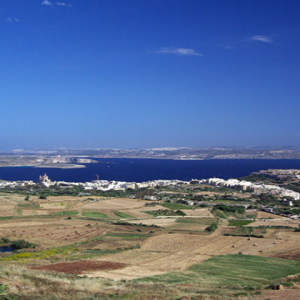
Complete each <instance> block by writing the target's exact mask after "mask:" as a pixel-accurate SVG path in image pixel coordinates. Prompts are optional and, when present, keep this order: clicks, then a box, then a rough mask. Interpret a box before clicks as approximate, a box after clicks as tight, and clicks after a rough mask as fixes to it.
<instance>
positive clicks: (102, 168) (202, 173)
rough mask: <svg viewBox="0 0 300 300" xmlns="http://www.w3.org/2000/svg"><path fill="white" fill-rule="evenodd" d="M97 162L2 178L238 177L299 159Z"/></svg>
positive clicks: (4, 173) (299, 163)
mask: <svg viewBox="0 0 300 300" xmlns="http://www.w3.org/2000/svg"><path fill="white" fill-rule="evenodd" d="M97 160H98V161H99V163H93V164H87V165H86V168H80V169H56V168H32V167H2V168H0V179H2V180H11V181H16V180H33V181H35V182H37V181H38V178H39V175H42V174H44V173H47V174H48V175H49V177H50V179H51V180H53V181H68V182H86V181H92V180H95V179H96V174H98V175H99V178H100V179H105V180H117V181H135V182H142V181H149V180H154V179H180V180H191V179H203V178H212V177H219V178H223V179H229V178H237V177H242V176H246V175H248V174H250V173H251V172H255V171H259V170H265V169H300V160H297V159H280V160H261V159H236V160H235V159H227V160H223V159H222V160H217V159H214V160H162V159H128V158H126V159H125V158H103V159H102V158H101V159H97Z"/></svg>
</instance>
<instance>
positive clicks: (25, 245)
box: [10, 240, 36, 250]
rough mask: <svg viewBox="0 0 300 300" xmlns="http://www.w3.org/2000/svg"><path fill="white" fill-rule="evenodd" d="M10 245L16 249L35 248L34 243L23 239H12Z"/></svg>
mask: <svg viewBox="0 0 300 300" xmlns="http://www.w3.org/2000/svg"><path fill="white" fill-rule="evenodd" d="M10 246H11V247H12V248H14V249H16V250H19V249H24V248H35V247H36V244H33V243H29V242H27V241H25V240H16V241H13V242H12V243H11V244H10Z"/></svg>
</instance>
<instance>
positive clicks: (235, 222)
mask: <svg viewBox="0 0 300 300" xmlns="http://www.w3.org/2000/svg"><path fill="white" fill-rule="evenodd" d="M228 222H229V223H228V226H245V225H248V224H250V223H252V222H253V221H249V220H229V221H228Z"/></svg>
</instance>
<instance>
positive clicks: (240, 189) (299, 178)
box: [0, 170, 300, 218]
mask: <svg viewBox="0 0 300 300" xmlns="http://www.w3.org/2000/svg"><path fill="white" fill-rule="evenodd" d="M96 176H97V179H96V180H93V181H91V182H65V181H52V180H51V179H50V178H49V177H48V175H47V174H44V175H41V176H39V181H38V182H34V181H31V180H29V181H4V180H2V181H0V190H12V191H14V190H18V189H22V190H24V189H25V190H26V191H29V192H28V194H29V195H30V193H31V192H30V191H32V188H44V189H46V191H47V189H51V188H55V189H56V190H57V189H59V190H62V191H65V192H66V191H67V190H72V189H74V188H79V190H78V196H88V195H94V194H96V195H97V193H98V194H99V193H104V194H103V195H105V193H106V192H121V193H123V194H124V193H125V194H126V192H128V191H135V190H140V189H144V190H148V191H151V193H149V195H148V194H147V193H145V195H144V199H148V200H153V201H155V200H158V199H160V197H159V194H160V193H161V192H160V190H159V188H163V187H165V188H171V189H172V188H173V189H174V188H176V189H177V190H178V189H179V190H181V191H186V190H190V191H193V188H194V187H195V186H199V187H200V188H201V187H207V186H212V187H215V188H217V191H218V189H220V190H221V189H222V188H225V189H226V191H227V192H228V191H230V190H232V194H237V193H239V194H244V195H246V194H247V195H248V198H249V195H251V197H261V196H262V195H263V196H266V195H268V196H270V197H274V198H270V199H277V200H278V201H280V203H281V204H282V205H284V206H289V207H293V206H294V205H295V203H300V201H299V200H300V192H298V191H295V190H292V189H289V188H286V187H283V186H280V185H277V184H274V183H265V182H262V181H258V182H257V181H255V182H253V181H249V180H244V179H228V180H225V179H221V178H208V179H192V180H190V181H183V180H174V179H173V180H152V181H147V182H125V181H115V180H112V181H108V180H99V175H96ZM252 176H258V177H259V178H261V177H263V178H270V179H272V178H273V179H276V180H278V179H279V180H284V182H291V181H292V182H293V183H295V182H297V183H300V170H261V171H259V172H256V173H255V172H254V173H253V174H252ZM250 177H251V175H250ZM153 191H155V192H153ZM157 191H159V192H157ZM43 193H47V192H45V190H44V192H43ZM123 194H122V195H123ZM203 199H205V197H203V198H202V199H201V200H203ZM177 200H178V199H177ZM183 200H184V198H182V199H181V202H185V203H186V204H188V205H190V206H197V205H198V204H199V201H195V200H193V201H191V199H190V201H188V200H187V201H183ZM298 201H299V202H298ZM200 202H201V201H200ZM269 203H270V204H272V201H271V200H270V201H269ZM237 205H239V204H238V203H237ZM296 206H298V205H296ZM261 209H263V210H265V211H269V212H272V213H276V210H275V209H273V208H271V207H269V205H268V203H267V204H266V205H265V206H262V207H261ZM293 218H300V213H299V215H293Z"/></svg>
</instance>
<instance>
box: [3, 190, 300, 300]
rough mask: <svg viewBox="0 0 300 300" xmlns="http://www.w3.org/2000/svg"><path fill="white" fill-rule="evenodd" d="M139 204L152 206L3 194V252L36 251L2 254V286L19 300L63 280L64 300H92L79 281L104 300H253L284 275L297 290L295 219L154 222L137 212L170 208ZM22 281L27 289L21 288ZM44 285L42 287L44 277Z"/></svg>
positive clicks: (200, 216) (195, 215) (204, 211)
mask: <svg viewBox="0 0 300 300" xmlns="http://www.w3.org/2000/svg"><path fill="white" fill-rule="evenodd" d="M146 203H148V204H151V202H147V201H143V200H135V199H127V198H119V199H117V198H110V199H105V198H91V199H84V198H80V197H49V199H47V200H45V199H44V200H42V199H38V198H37V197H35V198H34V197H32V198H31V200H30V202H28V201H25V200H24V197H20V196H18V195H13V194H10V195H6V194H3V195H1V196H0V205H2V206H1V210H0V216H1V217H2V218H0V238H1V240H2V241H3V243H4V241H6V242H7V240H8V241H16V240H25V241H28V242H30V243H33V244H35V245H36V246H35V247H34V248H31V249H21V250H18V252H16V253H2V254H0V268H1V269H2V274H4V273H5V274H7V275H5V276H4V275H1V273H0V279H1V280H2V281H3V282H4V283H5V284H6V285H8V286H9V288H10V291H11V293H12V294H14V293H18V294H19V296H20V298H19V299H20V300H22V299H24V300H25V299H28V297H29V298H31V299H32V300H34V299H39V298H34V297H35V296H34V295H35V293H34V291H36V290H37V289H39V290H41V289H43V287H41V285H40V284H39V283H38V282H40V281H41V280H42V281H43V282H44V284H45V289H46V287H47V289H48V292H49V290H50V291H51V289H52V287H51V284H50V282H57V284H59V283H58V282H59V281H60V280H65V282H66V286H69V289H70V285H72V284H71V282H72V280H73V281H74V280H75V281H76V286H72V290H73V293H74V295H75V296H74V295H73V296H70V295H69V296H68V293H67V291H66V292H63V291H64V287H62V291H61V293H64V296H63V298H64V299H72V297H75V298H73V299H86V298H84V297H85V296H86V293H88V294H89V295H90V297H94V296H95V295H96V294H97V293H96V292H91V291H94V290H93V289H90V290H89V291H87V290H85V288H84V286H83V285H81V283H83V282H87V281H86V280H89V282H90V283H92V282H93V283H94V284H95V285H97V284H99V285H101V287H102V288H101V293H102V294H101V293H100V294H101V295H100V294H99V295H100V296H99V298H97V297H96V296H95V297H96V298H95V299H109V297H110V295H113V294H114V293H115V291H116V290H117V293H118V295H119V298H118V299H143V300H144V299H152V298H147V297H150V296H151V295H156V296H157V298H155V299H170V300H171V299H179V297H180V296H182V295H189V297H191V299H221V298H222V297H223V298H224V297H225V296H226V297H227V299H239V298H237V297H239V296H237V294H238V293H240V296H242V295H243V294H246V295H247V297H248V298H247V299H259V300H261V299H267V298H261V296H260V294H259V293H261V295H264V293H266V295H271V294H272V293H271V292H268V291H267V290H266V291H265V290H264V289H265V288H266V287H267V286H269V285H270V286H271V285H272V284H277V283H278V282H279V283H280V282H281V281H282V282H283V283H284V280H286V278H287V276H288V275H293V276H294V277H291V278H294V279H293V283H292V285H293V289H297V288H298V281H297V280H298V279H297V278H298V277H297V276H296V275H295V274H297V273H300V266H299V262H298V261H300V251H299V244H300V233H299V232H294V229H295V228H297V227H298V226H299V221H298V220H291V219H286V218H283V217H279V216H276V217H274V218H272V219H270V218H269V215H266V214H264V213H257V216H256V220H255V221H249V220H234V219H232V217H231V218H230V219H229V220H227V219H223V218H222V219H219V218H217V217H215V216H214V215H213V214H211V212H210V209H208V208H196V209H185V210H183V211H184V213H185V214H186V215H185V216H159V217H154V216H151V215H149V214H147V213H145V211H148V212H149V211H150V212H155V211H157V210H165V209H168V208H166V207H163V206H161V205H160V204H159V203H156V205H155V206H149V205H147V206H146ZM177 208H179V207H177ZM180 208H182V207H180ZM246 214H252V215H253V211H252V212H246ZM259 216H260V217H261V218H259ZM265 217H267V218H265ZM211 224H218V225H217V226H218V228H217V229H216V230H215V231H214V232H212V233H210V234H209V232H208V231H207V230H206V228H207V227H208V226H210V225H211ZM255 234H256V235H258V234H260V235H262V237H260V238H258V237H255ZM17 270H18V271H17ZM37 270H39V271H37ZM225 270H229V271H230V272H229V273H228V272H225ZM50 271H51V272H52V273H49V272H50ZM53 272H54V273H53ZM55 272H57V275H55V276H54V275H53V274H56V273H55ZM247 272H248V273H247ZM69 273H73V275H72V276H75V277H72V278H71V277H69V276H71V275H68V274H69ZM28 276H29V277H30V278H32V280H31V281H30V282H29V281H27V280H25V278H28ZM51 276H52V277H51ZM53 276H54V277H53ZM42 277H43V278H44V279H41V278H42ZM50 277H51V278H52V279H51V280H50V279H49V280H50V281H49V282H48V279H45V278H50ZM16 278H18V280H17V281H15V279H16ZM62 278H64V279H62ZM232 278H237V279H238V280H232ZM80 280H82V281H80ZM75 281H74V282H75ZM17 282H19V283H17ZM67 282H69V283H67ZM124 282H125V283H126V284H124ZM237 282H238V283H237ZM46 283H47V284H46ZM85 284H86V286H88V284H87V283H85ZM158 284H159V287H158V286H157V285H158ZM111 286H114V287H115V290H112V289H111V288H110V287H111ZM29 287H30V288H29ZM143 287H144V288H143ZM187 287H189V288H187ZM215 287H217V288H215ZM65 288H66V287H65ZM224 289H226V293H225V294H224ZM83 290H84V291H85V292H84V293H83V294H84V295H83V294H81V293H82V291H83ZM141 290H142V291H143V293H144V295H143V296H141ZM298 291H299V292H300V290H298ZM48 292H47V293H48ZM256 292H257V294H255V293H256ZM258 292H259V293H258ZM53 293H54V291H53ZM95 293H96V294H95ZM98 293H99V292H98ZM201 295H202V296H203V295H204V296H203V297H206V298H199V297H200V296H201ZM224 295H225V296H224ZM291 295H292V294H291ZM198 296H199V297H198ZM202 296H201V297H202ZM22 297H23V298H22ZM26 297H27V298H26ZM68 297H69V298H68ZM105 297H108V298H105ZM139 297H142V298H139ZM176 297H177V298H176ZM197 297H198V298H197ZM226 297H225V299H226ZM268 297H269V298H270V299H273V298H272V297H273V296H272V295H271V296H268ZM291 297H292V296H291ZM45 299H48V298H45ZM49 299H50V298H49ZM51 299H52V298H51ZM53 299H54V298H53ZM55 299H60V298H59V297H58V296H57V298H55ZM153 299H154V298H153ZM274 299H276V297H275V296H274ZM291 299H293V298H291Z"/></svg>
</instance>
